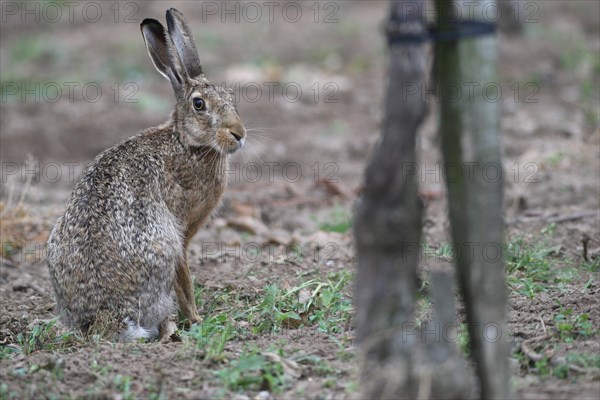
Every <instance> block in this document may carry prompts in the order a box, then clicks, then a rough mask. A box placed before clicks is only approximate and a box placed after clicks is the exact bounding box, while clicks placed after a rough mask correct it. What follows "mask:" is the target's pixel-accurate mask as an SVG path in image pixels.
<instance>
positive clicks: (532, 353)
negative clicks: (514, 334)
mask: <svg viewBox="0 0 600 400" xmlns="http://www.w3.org/2000/svg"><path fill="white" fill-rule="evenodd" d="M549 338H550V335H542V336H538V337H534V338H531V339H527V340H524V341H523V343H521V351H522V352H523V354H525V355H526V356H527V358H529V359H530V360H531V361H540V360H542V359H544V358H546V357H547V358H550V357H552V355H553V352H552V351H550V352H546V354H540V353H538V352H535V351H534V350H532V349H531V348H529V346H528V345H529V344H531V343H536V342H541V341H543V340H546V339H549Z"/></svg>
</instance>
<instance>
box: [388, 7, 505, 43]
mask: <svg viewBox="0 0 600 400" xmlns="http://www.w3.org/2000/svg"><path fill="white" fill-rule="evenodd" d="M407 22H422V20H421V19H420V18H416V17H405V16H399V15H397V14H394V13H392V16H391V18H390V19H389V20H388V22H387V24H386V27H385V33H386V36H387V40H388V44H389V45H393V44H399V43H424V42H427V41H430V40H431V41H434V42H451V41H455V40H460V39H465V38H472V37H476V36H483V35H493V34H494V33H495V32H496V24H494V23H493V22H486V21H475V20H456V21H446V22H445V23H444V27H437V26H434V25H429V26H428V27H427V30H426V31H423V32H420V33H407V32H406V29H402V28H401V25H404V24H406V23H407Z"/></svg>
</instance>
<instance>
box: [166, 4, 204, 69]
mask: <svg viewBox="0 0 600 400" xmlns="http://www.w3.org/2000/svg"><path fill="white" fill-rule="evenodd" d="M167 27H168V28H169V36H170V37H171V40H172V41H173V44H174V45H175V49H176V50H177V54H179V59H180V60H181V63H182V64H183V67H184V68H185V72H186V73H187V76H188V78H195V77H197V76H198V75H200V74H202V65H201V64H200V57H198V50H196V44H195V43H194V37H193V36H192V30H191V29H190V27H189V25H188V24H187V21H186V20H185V18H183V14H182V13H180V12H179V11H177V10H176V9H174V8H171V9H170V10H168V11H167Z"/></svg>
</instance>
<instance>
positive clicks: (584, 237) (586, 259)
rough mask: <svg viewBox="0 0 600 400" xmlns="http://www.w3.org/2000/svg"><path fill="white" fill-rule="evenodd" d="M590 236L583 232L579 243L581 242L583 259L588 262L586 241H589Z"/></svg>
mask: <svg viewBox="0 0 600 400" xmlns="http://www.w3.org/2000/svg"><path fill="white" fill-rule="evenodd" d="M590 240H591V238H590V237H589V236H588V234H587V233H584V234H583V237H582V238H581V244H583V259H584V260H585V262H588V261H589V260H588V243H589V242H590Z"/></svg>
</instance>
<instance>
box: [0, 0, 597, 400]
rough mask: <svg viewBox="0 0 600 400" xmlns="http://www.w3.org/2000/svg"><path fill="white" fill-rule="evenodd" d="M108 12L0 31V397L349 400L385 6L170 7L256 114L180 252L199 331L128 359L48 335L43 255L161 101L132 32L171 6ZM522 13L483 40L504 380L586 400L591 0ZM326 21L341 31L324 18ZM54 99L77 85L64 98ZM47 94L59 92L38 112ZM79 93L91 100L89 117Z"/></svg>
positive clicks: (590, 288) (432, 145) (441, 234)
mask: <svg viewBox="0 0 600 400" xmlns="http://www.w3.org/2000/svg"><path fill="white" fill-rule="evenodd" d="M5 4H6V3H3V7H4V5H5ZM57 4H58V3H57ZM111 4H112V3H111ZM115 4H118V5H119V7H120V14H119V15H118V17H115V14H114V9H110V8H109V3H101V4H100V7H101V10H102V12H103V13H104V14H103V17H102V18H100V19H99V21H98V22H95V23H92V22H90V21H89V20H88V21H86V20H85V19H84V18H82V17H81V10H78V9H76V10H75V18H74V22H73V23H70V22H69V21H68V18H67V17H66V16H65V17H64V18H62V19H61V20H60V21H59V22H56V23H51V22H48V21H47V20H44V18H42V20H41V21H40V22H38V23H36V22H35V21H34V20H33V18H32V17H29V18H30V19H28V20H26V21H25V23H22V22H21V19H20V18H21V16H20V14H16V15H17V16H16V17H14V16H11V15H9V16H8V18H7V21H6V22H4V21H3V22H2V24H1V25H0V27H1V28H0V29H1V38H0V44H1V46H0V70H1V75H2V76H1V81H2V93H1V95H2V101H1V102H0V112H1V113H0V134H1V139H2V146H1V149H0V155H1V157H2V203H1V207H2V208H1V209H0V213H1V215H2V228H1V233H2V239H1V242H2V265H1V268H0V307H1V308H0V310H1V314H0V346H1V347H0V375H1V382H0V398H1V399H24V398H31V399H34V398H35V399H37V398H153V399H162V398H190V399H192V398H237V399H240V400H241V399H249V398H260V399H267V398H271V397H275V398H314V399H325V398H346V397H347V398H357V397H359V386H358V375H357V364H358V356H357V354H356V352H355V348H354V346H353V339H354V326H353V324H352V307H351V302H352V283H351V282H352V278H353V272H354V269H355V266H356V260H355V256H354V251H353V245H352V232H351V231H352V229H351V212H352V205H353V203H354V201H355V199H356V196H357V195H358V193H360V186H361V179H362V172H363V169H364V166H365V165H366V162H367V160H368V157H369V154H370V149H372V147H373V145H374V144H375V142H376V140H377V137H378V134H379V127H380V123H381V119H382V98H383V90H384V82H385V80H384V78H385V51H384V49H385V46H384V42H383V37H382V35H381V31H380V23H381V21H382V20H383V18H384V16H385V13H386V10H387V3H386V2H373V1H371V2H337V3H321V4H320V14H319V15H318V22H317V23H315V22H314V18H315V14H314V10H312V9H310V8H309V5H308V4H305V5H304V7H303V8H302V10H303V12H304V17H303V18H301V19H300V21H298V22H296V23H291V22H289V21H286V20H285V19H284V18H283V17H282V15H281V14H277V13H275V15H274V22H273V23H270V22H269V21H268V18H267V16H266V15H263V17H262V19H261V20H260V21H259V22H257V23H250V22H248V21H244V20H243V18H242V21H241V22H240V23H237V24H236V23H233V22H232V20H231V19H229V20H227V21H228V23H222V22H221V17H220V15H218V14H217V15H212V16H209V17H208V18H207V20H206V22H200V21H203V18H204V15H205V14H206V10H204V11H205V14H203V13H202V11H203V10H202V7H201V6H200V5H199V3H198V4H194V3H192V2H182V3H180V4H177V5H176V7H177V8H179V9H180V10H182V11H183V12H184V13H185V14H186V16H187V18H188V19H189V20H190V21H197V22H194V23H193V24H192V25H193V27H194V29H195V35H196V39H197V43H198V48H199V49H200V52H201V57H202V60H203V62H204V64H205V70H206V71H207V74H208V76H209V77H210V78H211V79H213V80H214V81H216V82H229V83H231V82H236V81H237V82H246V83H247V82H258V83H259V85H260V86H261V89H262V91H261V93H262V97H261V98H260V100H256V101H254V100H253V99H255V93H254V92H252V87H250V89H247V90H246V92H243V93H242V94H241V96H240V102H239V105H238V107H239V111H240V114H241V116H242V118H243V119H244V120H245V121H246V123H247V125H248V127H249V128H251V131H250V139H249V144H248V146H247V147H248V149H247V150H245V151H244V153H242V154H240V155H236V156H235V157H234V159H233V161H232V165H231V172H230V181H231V184H230V187H229V189H228V192H227V198H226V200H225V201H224V204H223V207H222V209H221V210H220V212H219V213H218V215H217V216H216V217H215V218H214V219H213V220H212V221H211V223H210V224H209V225H208V226H207V227H206V228H205V229H203V230H201V231H200V232H199V233H198V235H197V237H196V238H195V239H194V241H193V244H192V248H191V249H190V267H191V270H192V273H193V275H194V276H195V283H196V286H197V301H198V304H199V307H200V311H201V314H202V315H203V317H204V319H205V322H204V323H203V324H202V325H198V326H193V327H191V328H190V327H185V326H183V325H180V326H179V328H180V330H179V331H178V332H177V334H176V336H174V337H173V339H172V340H171V341H169V342H167V343H133V344H115V343H108V342H106V341H105V340H103V339H102V338H101V337H86V338H84V337H81V335H79V334H78V333H76V332H68V331H66V330H65V329H64V328H62V327H61V326H60V325H59V324H55V320H53V318H54V315H53V314H52V311H53V308H54V299H53V293H52V287H51V284H50V281H49V278H48V272H47V267H46V263H45V261H44V257H43V256H44V242H45V240H46V239H47V236H48V234H49V232H50V230H51V229H52V226H53V224H54V222H55V220H56V218H58V217H59V216H60V215H61V214H62V212H63V211H64V204H65V202H66V199H67V197H68V195H69V193H70V191H71V189H72V187H73V185H74V184H75V182H76V178H77V176H78V174H79V173H80V171H81V169H82V168H83V166H85V165H86V163H87V162H89V160H91V159H92V158H93V157H94V156H95V155H96V154H97V153H98V152H100V151H102V150H103V149H105V148H107V147H109V146H110V145H112V144H114V143H116V142H117V141H119V140H121V139H123V138H126V137H128V136H130V135H131V134H133V133H135V132H136V131H138V130H140V129H143V128H145V127H148V126H152V125H155V124H158V123H161V122H162V121H164V119H165V118H166V116H167V115H168V112H169V108H170V107H171V104H172V94H171V92H170V90H171V89H170V86H169V84H168V83H167V82H165V81H163V80H162V79H161V78H160V77H159V75H158V74H157V73H156V72H155V71H154V69H153V67H152V65H151V62H150V60H149V59H148V57H147V55H146V52H145V49H144V47H143V41H142V38H141V35H140V34H139V33H138V32H139V31H138V24H139V22H140V21H141V19H143V18H146V17H154V18H156V17H158V18H159V19H162V16H163V15H164V10H165V9H166V8H168V7H169V6H170V3H169V4H167V3H163V2H147V3H142V4H137V3H129V2H127V3H126V2H122V3H115ZM131 4H133V6H131ZM282 4H284V3H282ZM328 4H332V5H330V6H328ZM527 4H537V8H536V9H532V10H534V11H535V17H536V19H537V22H536V21H533V20H532V21H529V22H528V23H526V24H525V25H524V32H523V33H522V34H521V35H517V36H511V35H506V34H504V33H500V34H499V38H498V46H499V81H498V83H499V84H500V86H501V88H502V95H501V96H500V99H499V104H500V107H501V110H502V141H503V155H504V171H505V175H504V177H505V182H506V190H505V200H506V201H505V218H506V223H507V225H506V231H507V239H506V242H507V246H506V258H507V270H508V287H509V291H510V324H509V330H510V332H509V334H510V335H511V340H512V342H513V344H514V346H513V354H512V365H513V368H514V381H513V383H514V387H515V390H516V393H517V396H518V397H519V398H522V399H546V398H548V399H556V398H569V399H587V398H590V399H597V398H598V397H599V396H600V356H599V354H600V333H599V327H600V312H599V310H600V308H599V307H598V305H599V298H600V296H599V295H600V281H599V278H600V276H599V257H600V215H599V198H600V187H599V182H600V172H599V171H600V161H599V160H600V158H599V157H598V154H599V150H600V131H599V129H598V123H599V118H600V115H599V108H598V107H599V96H600V95H599V93H600V90H599V84H600V77H599V75H600V34H599V33H600V20H599V19H600V3H598V2H595V1H571V2H567V1H564V2H561V1H545V2H537V3H532V2H527ZM326 7H330V8H326ZM265 10H266V9H264V10H263V12H266V11H265ZM50 11H51V10H49V11H48V12H50ZM250 11H251V10H247V12H248V13H249V12H250ZM527 11H531V10H529V9H528V10H527ZM40 12H42V11H40ZM89 12H91V10H89ZM130 12H133V14H132V18H131V20H132V22H131V23H129V19H128V18H127V16H128V15H129V13H130ZM332 12H333V14H332V18H336V19H337V22H332V23H325V22H324V19H325V18H326V17H328V16H329V14H330V13H332ZM78 13H79V14H78ZM290 13H291V11H290ZM253 15H254V14H247V15H246V17H247V18H252V16H253ZM290 15H291V14H290ZM115 18H116V19H117V20H118V22H119V23H115V22H114V19H115ZM46 19H48V18H46ZM36 82H39V83H41V86H40V87H38V88H36V87H35V84H36ZM65 82H76V83H78V84H79V86H77V87H76V89H75V90H74V92H73V98H69V95H68V93H67V89H65V88H66V86H65V85H64V83H65ZM264 82H277V83H280V87H281V86H283V85H284V84H286V83H288V84H289V83H294V85H296V84H297V85H298V86H299V87H301V88H302V96H301V98H300V99H299V100H298V101H291V100H290V99H291V98H294V94H293V93H294V92H289V93H287V94H284V95H282V93H281V92H280V91H279V92H278V91H277V90H275V93H274V97H273V99H272V100H271V99H269V96H268V87H267V86H264V85H263V83H264ZM15 83H16V84H17V89H18V90H17V93H13V92H14V89H15V86H14V84H15ZM54 83H58V84H59V85H60V86H61V88H63V94H62V95H61V96H59V98H58V100H57V101H49V99H51V98H52V96H54V93H55V92H52V90H55V89H53V87H54V86H52V85H53V84H54ZM86 83H94V84H96V83H97V84H98V85H100V87H101V89H102V93H103V94H102V96H100V97H99V98H98V99H97V101H92V100H95V99H90V97H93V96H94V94H93V92H92V91H91V90H92V89H90V92H84V91H83V90H82V89H83V87H84V85H85V84H86ZM128 84H130V86H127V85H128ZM23 85H25V86H23ZM27 85H29V86H27ZM115 85H116V86H115ZM314 85H316V86H314ZM298 86H294V87H293V88H292V89H294V88H297V87H298ZM24 88H25V89H30V88H33V89H32V93H33V94H29V95H24V94H23V89H24ZM292 89H290V90H292ZM317 89H318V92H317ZM117 90H118V94H116V91H117ZM515 95H516V98H515ZM22 96H25V97H24V98H23V97H22ZM115 96H116V97H115ZM286 96H287V97H286ZM315 96H316V97H315ZM328 96H329V97H328ZM131 99H133V100H136V102H133V103H132V102H128V100H131ZM36 100H39V101H36ZM326 100H335V101H334V102H329V101H326ZM429 100H430V102H431V113H430V116H429V118H428V119H427V121H426V122H425V124H424V128H423V131H422V134H421V139H420V154H421V160H422V168H421V170H422V171H434V172H433V173H429V174H423V176H422V179H421V194H422V197H423V199H424V201H425V205H426V218H425V221H424V238H425V240H424V242H425V243H424V249H423V257H422V258H423V263H422V264H423V265H422V266H423V271H424V274H423V282H424V288H423V290H422V293H421V301H420V303H419V304H420V310H419V316H420V318H423V319H425V318H426V317H427V315H428V312H429V308H430V301H429V300H428V294H427V285H428V280H427V266H428V264H429V263H430V262H434V261H435V260H439V259H441V260H448V259H451V254H450V253H449V251H448V245H447V244H448V242H449V235H448V222H447V217H446V211H445V210H446V204H445V200H444V199H445V188H444V183H443V179H442V175H441V170H440V168H439V167H438V166H439V160H440V155H439V154H440V153H439V140H438V139H437V137H436V114H435V113H436V105H435V100H434V99H433V97H431V98H430V99H429ZM56 171H60V174H58V175H57V172H56ZM258 174H260V176H258ZM326 178H328V179H326ZM333 179H335V180H337V182H332V180H333ZM459 318H461V319H462V317H460V316H459ZM464 344H465V340H464V335H463V336H461V337H460V338H459V340H458V343H457V345H459V346H460V347H461V348H462V349H464V347H465V346H464Z"/></svg>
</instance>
